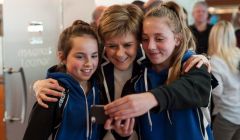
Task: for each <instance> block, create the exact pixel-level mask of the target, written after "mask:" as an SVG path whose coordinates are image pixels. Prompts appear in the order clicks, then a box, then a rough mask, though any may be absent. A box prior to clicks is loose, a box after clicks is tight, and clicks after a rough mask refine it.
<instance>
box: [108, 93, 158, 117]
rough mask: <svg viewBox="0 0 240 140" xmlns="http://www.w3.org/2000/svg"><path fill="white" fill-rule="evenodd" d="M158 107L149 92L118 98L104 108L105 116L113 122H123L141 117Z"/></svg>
mask: <svg viewBox="0 0 240 140" xmlns="http://www.w3.org/2000/svg"><path fill="white" fill-rule="evenodd" d="M157 105H158V102H157V100H156V98H155V97H154V96H153V95H152V93H150V92H145V93H140V94H132V95H128V96H125V97H122V98H119V99H117V100H115V101H113V102H111V103H109V104H107V105H106V106H104V109H105V114H107V115H109V116H110V117H112V118H114V119H115V120H125V119H129V118H133V117H137V116H140V115H143V114H144V113H146V112H148V111H149V110H150V109H151V108H153V107H155V106H157Z"/></svg>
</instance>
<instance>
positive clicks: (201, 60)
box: [183, 55, 211, 73]
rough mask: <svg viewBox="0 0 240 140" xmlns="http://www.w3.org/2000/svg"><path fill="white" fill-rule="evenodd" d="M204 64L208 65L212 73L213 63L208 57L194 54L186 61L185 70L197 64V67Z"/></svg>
mask: <svg viewBox="0 0 240 140" xmlns="http://www.w3.org/2000/svg"><path fill="white" fill-rule="evenodd" d="M203 64H204V65H206V66H207V67H208V72H209V73H210V72H211V65H210V62H209V60H208V59H207V57H205V56H204V55H193V56H191V57H190V58H189V59H188V60H187V61H186V62H185V63H184V65H183V71H184V72H188V71H189V70H190V69H191V68H192V67H193V66H195V65H196V67H197V68H200V67H201V66H202V65H203Z"/></svg>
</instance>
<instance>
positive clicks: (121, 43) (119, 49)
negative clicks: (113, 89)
mask: <svg viewBox="0 0 240 140" xmlns="http://www.w3.org/2000/svg"><path fill="white" fill-rule="evenodd" d="M137 48H138V43H137V40H136V37H135V36H134V34H132V33H127V34H126V35H123V36H116V37H111V38H106V39H105V53H106V55H107V58H108V59H109V61H110V62H111V63H113V65H114V67H115V68H116V69H118V70H121V71H126V70H128V69H129V68H130V66H132V64H133V61H134V60H135V58H136V55H137Z"/></svg>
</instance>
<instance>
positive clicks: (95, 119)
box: [90, 105, 109, 124]
mask: <svg viewBox="0 0 240 140" xmlns="http://www.w3.org/2000/svg"><path fill="white" fill-rule="evenodd" d="M104 112H105V111H104V105H92V106H91V111H90V117H91V118H90V119H91V122H92V123H96V124H104V123H105V122H106V121H107V119H108V118H109V116H108V115H106V114H105V113H104Z"/></svg>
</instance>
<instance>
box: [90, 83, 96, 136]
mask: <svg viewBox="0 0 240 140" xmlns="http://www.w3.org/2000/svg"><path fill="white" fill-rule="evenodd" d="M95 97H96V91H95V88H94V87H93V105H95V99H96V98H95ZM90 123H91V129H90V139H91V138H92V128H93V127H92V126H93V120H92V119H91V122H90Z"/></svg>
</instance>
